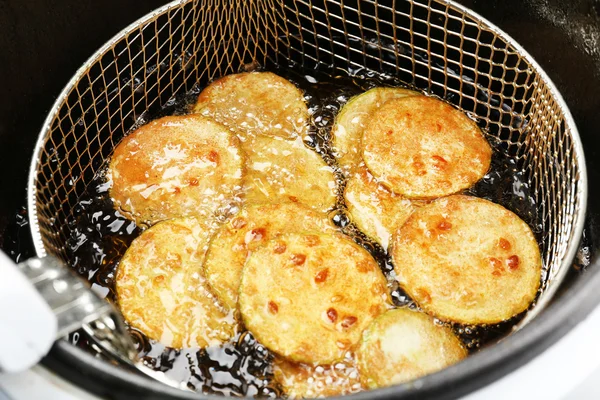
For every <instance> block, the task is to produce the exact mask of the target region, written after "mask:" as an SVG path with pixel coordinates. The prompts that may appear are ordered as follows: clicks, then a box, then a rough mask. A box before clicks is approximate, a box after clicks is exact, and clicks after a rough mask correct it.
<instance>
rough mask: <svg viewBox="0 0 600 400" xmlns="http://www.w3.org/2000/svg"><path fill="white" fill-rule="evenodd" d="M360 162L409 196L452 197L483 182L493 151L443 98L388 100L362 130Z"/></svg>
mask: <svg viewBox="0 0 600 400" xmlns="http://www.w3.org/2000/svg"><path fill="white" fill-rule="evenodd" d="M362 146H363V158H364V161H365V163H366V165H367V167H368V168H369V170H370V171H371V173H372V174H373V176H375V177H376V178H377V179H378V180H379V181H381V182H382V183H383V184H384V185H386V186H387V187H388V188H389V189H391V190H392V191H393V192H395V193H398V194H401V195H404V196H406V197H409V198H419V199H432V198H436V197H440V196H446V195H449V194H452V193H456V192H458V191H460V190H462V189H466V188H468V187H470V186H472V185H473V184H474V183H475V182H477V181H478V180H479V179H481V178H482V177H483V176H484V175H485V173H486V172H487V170H488V169H489V166H490V160H491V156H492V149H491V147H490V145H489V144H488V142H487V141H486V140H485V138H484V137H483V134H482V133H481V130H480V129H479V128H478V127H477V125H476V124H475V122H473V121H471V120H470V119H469V118H468V117H467V116H466V115H465V114H463V113H462V112H461V111H459V110H457V109H455V108H453V107H452V106H450V105H449V104H446V103H444V102H443V101H441V100H437V99H435V98H432V97H426V96H412V97H405V98H402V99H394V100H389V101H388V102H387V103H385V104H384V105H383V106H381V108H379V110H377V111H375V112H374V113H373V115H372V117H371V119H370V122H369V124H368V126H367V127H366V128H365V129H364V131H363V138H362Z"/></svg>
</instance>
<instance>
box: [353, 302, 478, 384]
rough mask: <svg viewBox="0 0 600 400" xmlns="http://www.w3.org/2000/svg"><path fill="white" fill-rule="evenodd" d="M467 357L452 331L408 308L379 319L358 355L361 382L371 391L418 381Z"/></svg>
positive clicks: (363, 340)
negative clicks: (414, 380)
mask: <svg viewBox="0 0 600 400" xmlns="http://www.w3.org/2000/svg"><path fill="white" fill-rule="evenodd" d="M466 356H467V351H466V350H465V348H464V347H463V346H462V344H461V343H460V341H459V340H458V338H457V337H456V336H455V335H454V333H452V330H451V329H450V328H448V327H446V326H443V325H438V324H436V323H435V322H434V320H433V318H431V317H430V316H428V315H426V314H422V313H419V312H416V311H411V310H409V309H406V308H399V309H395V310H390V311H388V312H386V313H385V314H383V315H381V316H379V317H378V318H377V319H375V321H373V323H372V324H371V325H370V326H369V327H368V328H367V329H366V330H365V331H364V333H363V337H362V340H361V343H360V346H359V347H358V350H357V351H356V358H357V365H358V370H359V372H360V376H361V380H362V382H363V384H364V385H365V386H366V387H368V388H369V389H375V388H378V387H383V386H391V385H394V384H399V383H404V382H408V381H411V380H413V379H417V378H419V377H422V376H424V375H427V374H430V373H433V372H436V371H439V370H441V369H443V368H446V367H448V366H450V365H452V364H455V363H457V362H459V361H460V360H462V359H463V358H465V357H466Z"/></svg>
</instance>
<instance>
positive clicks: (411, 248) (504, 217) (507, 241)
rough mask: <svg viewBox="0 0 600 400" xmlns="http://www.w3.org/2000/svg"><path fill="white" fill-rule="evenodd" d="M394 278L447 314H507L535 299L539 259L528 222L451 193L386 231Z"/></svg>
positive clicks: (498, 317) (455, 317)
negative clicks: (392, 232) (391, 235)
mask: <svg viewBox="0 0 600 400" xmlns="http://www.w3.org/2000/svg"><path fill="white" fill-rule="evenodd" d="M392 258H393V261H394V265H395V269H396V273H397V274H398V281H399V282H400V284H401V285H402V287H403V288H404V289H405V290H406V291H407V292H408V293H409V294H410V296H411V297H412V298H413V299H414V300H415V301H417V302H418V303H419V305H420V306H421V307H422V308H423V309H424V310H426V311H428V312H430V313H431V314H434V315H435V316H437V317H439V318H441V319H444V320H449V321H455V322H460V323H465V324H486V323H496V322H500V321H503V320H506V319H508V318H510V317H512V316H514V315H516V314H519V313H520V312H522V311H525V310H526V309H527V307H528V306H529V304H531V302H532V301H533V300H534V299H535V296H536V293H537V290H538V288H539V285H540V279H541V267H542V261H541V256H540V251H539V248H538V244H537V242H536V240H535V237H534V235H533V233H532V232H531V229H530V228H529V226H527V224H526V223H525V222H524V221H522V220H521V219H520V218H519V217H518V216H517V215H515V214H513V213H512V212H510V211H508V210H507V209H505V208H504V207H502V206H499V205H497V204H494V203H492V202H490V201H487V200H483V199H479V198H476V197H469V196H462V195H455V196H450V197H446V198H442V199H439V200H436V201H434V202H432V203H431V204H429V205H427V206H424V207H422V208H420V209H418V210H416V211H415V212H414V213H413V214H412V216H411V217H410V218H409V219H408V221H407V222H406V223H405V224H404V225H403V226H402V227H400V228H399V229H398V230H397V231H396V233H395V235H394V238H393V242H392Z"/></svg>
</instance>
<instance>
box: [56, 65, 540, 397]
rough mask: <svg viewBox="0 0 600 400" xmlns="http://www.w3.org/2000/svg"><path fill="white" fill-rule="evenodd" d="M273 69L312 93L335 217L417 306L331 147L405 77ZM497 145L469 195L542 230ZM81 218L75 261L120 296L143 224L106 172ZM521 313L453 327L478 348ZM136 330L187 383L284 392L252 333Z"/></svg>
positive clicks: (152, 357)
mask: <svg viewBox="0 0 600 400" xmlns="http://www.w3.org/2000/svg"><path fill="white" fill-rule="evenodd" d="M273 72H275V73H277V74H278V75H280V76H283V77H284V78H287V79H289V80H290V81H292V82H293V83H295V84H296V85H297V86H299V87H300V88H301V89H302V90H303V91H304V92H305V99H306V101H307V104H308V106H309V111H310V115H311V121H310V130H309V132H308V134H307V136H306V137H304V142H305V144H306V146H307V147H308V148H310V149H313V150H314V151H315V152H316V153H318V154H319V155H320V156H321V157H322V158H323V160H325V162H326V163H327V164H328V165H329V166H330V167H332V168H333V169H334V170H335V171H336V181H337V185H338V188H337V193H338V198H337V202H336V206H335V208H334V209H333V210H332V211H331V212H330V217H331V218H332V220H333V222H334V223H335V224H336V225H337V226H338V227H339V228H340V229H341V230H342V231H343V232H344V233H346V234H347V235H349V236H350V237H352V238H353V239H354V240H355V241H356V242H357V243H358V244H360V245H361V246H362V247H364V248H365V249H367V250H368V251H369V252H370V253H371V254H372V255H373V256H374V258H375V259H376V260H377V262H378V263H379V265H380V267H381V269H382V271H383V272H384V274H385V275H386V277H387V278H388V281H389V282H390V283H389V288H390V292H391V293H392V297H393V300H394V303H395V304H396V305H397V306H409V307H411V308H417V306H416V305H415V304H414V303H413V302H412V300H411V299H410V298H409V297H408V296H407V294H406V293H404V292H403V291H402V290H401V289H400V288H399V287H398V285H397V283H396V281H395V279H394V276H395V275H394V269H393V266H392V263H391V259H390V257H389V255H388V254H387V253H386V251H385V250H384V249H383V248H382V247H381V246H379V245H378V244H377V243H375V242H374V241H372V240H370V239H369V238H368V237H367V236H365V235H364V234H363V233H362V232H360V230H359V229H358V228H357V227H356V226H355V224H354V223H353V222H352V219H351V217H350V216H349V213H348V212H347V210H346V206H345V204H344V199H343V196H342V195H341V194H342V193H343V188H344V185H345V180H344V178H343V175H342V174H341V173H340V171H339V169H338V168H337V165H336V163H335V160H334V157H333V155H332V149H331V146H330V143H331V136H330V135H331V128H332V125H333V123H334V120H335V116H336V115H337V113H338V112H339V110H340V109H341V108H342V107H343V105H344V104H345V103H346V102H347V101H348V100H349V99H350V98H351V97H352V96H354V95H356V94H359V93H362V92H364V91H366V90H368V89H371V88H373V87H377V86H402V85H401V83H400V82H399V81H397V80H394V79H393V78H390V77H386V76H384V75H378V74H374V73H362V72H361V71H353V72H352V73H351V75H350V76H331V75H329V74H327V73H319V72H317V71H315V70H310V71H305V72H303V71H301V70H299V69H297V68H293V69H292V68H289V69H278V70H274V71H273ZM198 89H200V88H198ZM198 93H199V90H194V91H192V92H191V93H188V94H186V95H183V96H180V97H179V98H177V99H174V100H173V101H171V102H169V103H168V104H167V106H166V107H165V108H163V109H160V110H155V111H153V112H151V113H149V114H148V115H144V116H142V117H141V118H140V125H141V124H144V123H146V122H148V121H150V120H153V119H156V118H159V117H162V116H165V115H174V114H175V115H177V114H184V113H186V112H187V110H188V109H189V107H190V106H191V105H192V104H193V103H194V102H195V100H196V97H197V95H198ZM491 144H492V146H493V147H494V150H495V151H494V156H493V160H492V167H491V169H490V171H489V172H488V174H487V175H486V176H485V177H484V178H483V179H482V180H481V181H480V182H478V183H477V184H476V185H475V186H474V187H473V188H471V189H469V190H468V191H467V193H468V194H471V195H476V196H480V197H483V198H486V199H488V200H491V201H493V202H496V203H499V204H501V205H503V206H505V207H506V208H508V209H510V210H511V211H513V212H515V213H516V214H518V215H519V216H520V217H521V218H523V219H524V220H525V221H526V222H527V223H528V224H529V225H530V226H531V228H532V229H533V231H534V232H535V233H538V234H539V233H540V228H539V225H538V224H537V215H536V204H535V203H534V201H533V200H532V199H533V196H531V195H530V190H529V187H528V186H527V183H526V179H525V177H524V176H523V175H522V173H521V172H520V171H519V169H518V167H517V162H516V160H514V159H512V158H511V157H510V156H509V155H508V154H507V153H506V152H505V151H504V150H502V147H501V146H499V145H497V144H495V143H491ZM73 216H74V217H73V218H72V219H71V221H70V222H69V226H70V229H71V236H70V238H69V240H68V241H67V243H66V247H67V249H68V255H69V257H68V259H69V264H70V266H71V267H72V268H74V269H75V270H76V271H77V272H78V273H80V274H81V275H83V276H84V277H85V278H86V279H88V280H89V281H90V282H91V283H92V287H93V288H94V289H95V290H96V291H97V292H98V293H100V294H102V295H103V296H106V297H107V298H108V299H109V300H111V301H114V300H115V292H114V279H115V271H116V268H117V266H118V263H119V260H120V258H121V257H122V256H123V254H124V253H125V251H126V250H127V248H128V246H129V245H130V243H131V242H132V240H133V239H135V238H136V237H137V236H138V235H139V234H140V233H141V232H142V230H143V228H142V227H139V226H136V224H135V223H134V222H132V221H130V220H128V219H126V218H125V217H124V216H123V215H122V214H121V213H120V212H119V211H117V210H115V209H114V208H113V204H112V202H111V200H110V198H109V195H108V185H107V184H106V183H105V179H104V171H103V173H100V174H98V175H97V176H96V178H95V181H94V182H93V183H92V184H91V185H90V186H89V188H88V191H87V193H86V195H84V196H83V197H82V198H81V199H80V201H79V204H78V205H77V206H76V208H75V210H74V212H73ZM521 317H522V316H517V317H515V318H513V319H512V320H510V321H506V322H503V323H501V324H498V325H495V326H478V327H474V326H461V325H456V326H454V327H453V328H454V330H455V332H456V333H457V334H458V335H459V337H460V338H461V339H462V340H463V342H464V343H465V345H466V346H467V348H468V349H469V350H470V351H476V350H477V349H478V348H480V347H481V346H484V345H485V344H487V343H490V342H493V341H495V340H496V339H497V338H499V337H502V336H504V335H506V334H507V333H509V332H510V331H511V328H512V327H513V326H514V325H515V323H516V322H518V320H520V318H521ZM131 333H132V335H133V337H134V338H135V340H136V342H137V346H138V351H139V353H140V357H141V358H142V359H143V361H144V363H145V364H146V365H147V366H149V367H151V368H153V369H155V370H157V371H161V372H164V373H165V374H167V375H168V376H169V377H171V378H172V379H174V380H176V381H180V382H186V383H187V386H188V387H189V388H190V389H193V390H196V391H199V392H204V393H218V394H223V395H233V396H242V395H245V396H260V397H275V396H279V395H281V390H280V388H279V387H278V386H277V384H276V383H275V382H274V381H273V379H272V377H273V376H272V373H273V355H272V354H271V353H270V352H269V351H268V350H267V349H266V348H265V347H264V346H262V345H261V344H260V343H257V341H256V340H255V339H254V338H253V336H252V334H251V333H249V332H242V333H240V334H238V335H236V336H235V337H234V338H232V339H231V340H229V341H228V342H227V343H225V344H224V345H223V346H220V347H209V348H207V349H200V350H199V349H182V350H174V349H170V348H166V347H165V346H163V345H161V344H160V343H157V342H155V341H153V340H150V339H148V338H147V337H146V336H144V334H142V333H141V332H140V331H137V330H135V329H131ZM70 340H71V341H72V342H73V343H74V344H76V345H77V346H80V347H82V348H86V349H88V350H89V351H91V352H94V353H95V352H97V350H96V349H95V348H94V347H93V346H92V345H91V344H90V343H89V342H88V340H87V339H86V337H85V335H84V334H83V333H81V332H77V333H74V334H72V335H71V336H70Z"/></svg>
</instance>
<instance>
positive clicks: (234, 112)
mask: <svg viewBox="0 0 600 400" xmlns="http://www.w3.org/2000/svg"><path fill="white" fill-rule="evenodd" d="M194 112H196V113H200V114H202V115H206V116H210V117H212V118H214V119H216V120H217V121H219V122H220V123H222V124H224V125H226V126H228V127H230V128H232V129H234V130H236V132H238V134H240V135H242V136H245V135H257V134H262V135H267V136H279V137H283V138H288V139H289V138H293V137H295V136H297V135H298V134H302V133H303V132H304V130H305V129H306V126H307V121H308V108H307V107H306V103H305V101H304V96H303V94H302V92H301V91H300V89H298V88H297V87H296V86H294V84H292V83H291V82H289V81H288V80H286V79H284V78H282V77H280V76H277V75H275V74H273V73H271V72H244V73H241V74H234V75H227V76H224V77H222V78H220V79H217V80H216V81H214V82H213V83H211V84H210V85H209V86H208V87H206V88H205V89H204V90H203V91H202V93H200V96H199V97H198V102H197V103H196V106H195V107H194Z"/></svg>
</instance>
